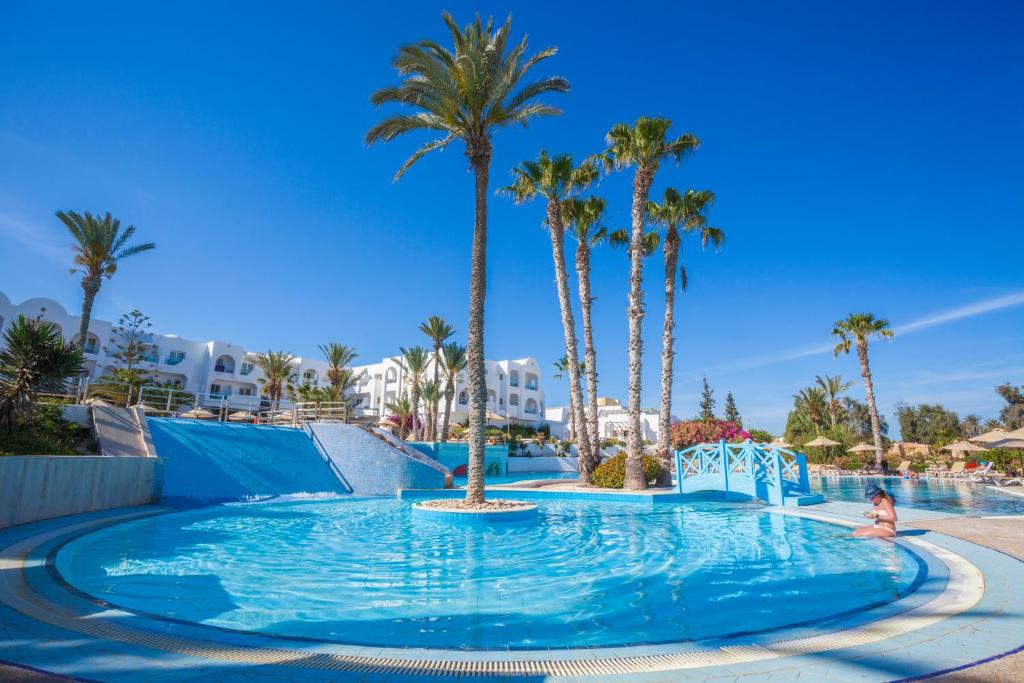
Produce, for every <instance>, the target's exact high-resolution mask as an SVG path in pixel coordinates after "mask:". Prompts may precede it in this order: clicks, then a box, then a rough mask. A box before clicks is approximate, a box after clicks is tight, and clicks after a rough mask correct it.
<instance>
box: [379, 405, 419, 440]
mask: <svg viewBox="0 0 1024 683" xmlns="http://www.w3.org/2000/svg"><path fill="white" fill-rule="evenodd" d="M384 407H385V408H387V409H388V411H390V412H391V415H390V417H388V420H389V421H390V422H394V423H395V427H397V428H398V436H400V437H401V438H403V439H405V438H408V436H409V432H410V431H411V430H415V429H416V411H415V410H413V407H412V401H410V400H409V397H408V396H400V397H399V398H398V399H397V400H395V401H391V402H390V403H387V404H385V406H384ZM410 420H411V421H412V422H411V426H410Z"/></svg>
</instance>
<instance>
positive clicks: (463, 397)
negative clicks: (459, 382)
mask: <svg viewBox="0 0 1024 683" xmlns="http://www.w3.org/2000/svg"><path fill="white" fill-rule="evenodd" d="M467 403H469V394H467V393H466V392H465V391H460V392H459V405H460V406H464V405H466V404H467Z"/></svg>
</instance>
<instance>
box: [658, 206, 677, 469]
mask: <svg viewBox="0 0 1024 683" xmlns="http://www.w3.org/2000/svg"><path fill="white" fill-rule="evenodd" d="M663 249H664V253H665V326H664V328H663V329H662V332H661V410H660V411H659V412H658V458H659V459H660V460H661V469H662V472H663V473H666V474H668V477H661V481H659V483H668V484H669V485H671V471H670V468H671V463H670V462H669V452H670V450H671V442H672V435H671V433H670V430H671V427H672V425H671V424H670V423H671V420H672V375H673V367H672V365H673V362H674V361H675V343H676V340H675V337H674V336H673V333H674V332H675V326H676V320H675V305H676V275H677V271H678V269H679V231H678V230H677V229H676V227H675V226H674V225H670V226H668V229H667V230H666V231H665V244H664V247H663ZM666 479H667V480H668V481H667V482H666V481H665V480H666Z"/></svg>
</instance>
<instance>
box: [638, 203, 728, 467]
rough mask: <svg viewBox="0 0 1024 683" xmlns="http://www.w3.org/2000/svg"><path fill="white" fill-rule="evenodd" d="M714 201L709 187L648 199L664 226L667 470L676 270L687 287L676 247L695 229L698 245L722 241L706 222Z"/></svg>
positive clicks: (663, 435) (661, 445) (661, 423)
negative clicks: (658, 199)
mask: <svg viewBox="0 0 1024 683" xmlns="http://www.w3.org/2000/svg"><path fill="white" fill-rule="evenodd" d="M714 201H715V194H714V192H712V191H711V190H687V191H686V194H685V195H681V194H679V191H678V190H675V189H673V188H671V187H670V188H668V189H667V190H665V194H664V197H663V198H662V201H661V203H660V204H659V203H657V202H648V204H647V216H648V218H649V220H650V221H651V222H652V223H654V224H655V225H658V226H661V227H663V228H664V230H665V237H664V239H663V240H661V244H662V252H663V254H664V256H665V324H664V326H663V327H662V333H661V409H660V410H659V411H658V457H659V458H660V459H661V462H662V471H664V472H666V473H667V472H668V471H669V469H668V468H669V450H670V449H671V426H672V425H671V421H672V378H673V373H674V367H673V364H674V361H675V342H676V340H675V337H674V336H673V335H674V332H675V325H676V322H675V304H676V277H677V276H676V273H677V272H678V274H679V275H678V277H679V282H680V287H681V288H682V290H683V291H686V283H687V279H686V266H685V265H683V266H680V265H679V250H680V245H681V242H682V238H681V235H682V233H698V234H699V235H700V245H701V248H702V249H704V248H707V245H708V244H713V245H714V246H715V248H716V249H718V248H720V247H721V246H722V243H723V242H724V241H725V233H723V232H722V230H721V229H719V228H715V227H712V226H711V225H709V224H708V210H709V209H710V208H711V205H712V204H713V203H714Z"/></svg>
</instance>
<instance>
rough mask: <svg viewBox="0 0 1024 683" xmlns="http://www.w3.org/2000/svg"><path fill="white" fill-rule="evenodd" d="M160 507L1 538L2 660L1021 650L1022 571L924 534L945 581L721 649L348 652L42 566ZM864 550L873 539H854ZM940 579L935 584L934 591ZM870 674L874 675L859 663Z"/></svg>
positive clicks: (620, 658) (109, 675) (640, 674)
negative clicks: (68, 542)
mask: <svg viewBox="0 0 1024 683" xmlns="http://www.w3.org/2000/svg"><path fill="white" fill-rule="evenodd" d="M859 507H862V506H859ZM769 511H770V512H772V513H777V514H794V515H798V516H802V517H811V518H815V519H819V520H820V521H824V522H829V523H836V524H841V525H846V526H851V525H853V524H856V523H857V522H856V521H855V520H853V519H851V518H848V517H845V518H844V516H842V515H837V514H830V513H827V512H823V511H818V510H814V511H810V510H807V509H795V508H784V509H779V508H772V509H770V510H769ZM166 512H168V510H167V509H164V508H155V507H143V508H131V509H122V510H117V511H108V512H105V513H90V514H87V515H77V516H73V517H68V518H62V519H60V520H50V521H49V522H40V523H35V524H29V525H24V526H23V527H13V528H11V529H7V530H2V531H0V548H2V549H0V660H8V661H15V662H18V663H20V664H24V665H28V666H33V667H35V668H38V669H44V670H48V671H55V672H57V673H61V674H65V675H69V674H70V675H84V676H88V677H89V678H99V679H101V680H118V681H120V680H138V676H139V667H140V666H146V665H151V666H153V667H154V668H155V669H156V670H158V671H160V672H165V673H166V676H165V679H164V680H174V678H175V676H174V675H173V674H171V673H169V670H168V666H169V665H168V662H176V664H174V665H172V666H171V668H172V669H173V668H174V666H178V667H182V668H181V669H180V672H182V675H184V672H187V673H188V677H192V676H195V675H196V674H197V672H198V671H199V670H201V669H202V668H203V667H213V668H215V669H216V675H217V677H218V678H221V679H223V678H225V677H230V672H231V671H237V672H238V673H241V671H242V670H243V668H251V667H259V669H260V670H261V671H263V672H264V674H266V675H271V674H272V675H275V676H280V677H281V680H302V679H317V680H319V679H322V678H324V677H328V678H330V677H336V676H337V675H339V674H340V673H341V672H350V673H351V674H353V675H356V674H358V676H359V677H360V678H366V679H367V680H370V679H373V678H375V677H378V676H379V677H381V678H383V677H391V678H388V680H393V677H395V676H397V677H398V680H402V679H403V678H408V679H410V680H412V679H417V678H429V677H434V676H437V675H447V676H451V675H458V676H489V677H495V676H499V677H512V678H515V677H517V676H519V677H536V676H552V677H555V678H559V677H582V676H591V675H593V676H598V677H603V678H607V679H609V680H615V679H622V680H659V679H658V676H661V680H664V675H665V673H666V672H677V673H678V676H679V677H683V676H684V674H685V677H686V678H693V679H695V680H696V679H710V678H714V677H717V676H721V675H726V674H730V675H731V676H733V677H735V676H737V675H740V673H737V672H767V671H773V672H775V675H776V676H778V675H779V674H781V673H782V672H784V671H789V670H791V667H797V668H795V669H792V670H793V671H794V672H795V673H794V676H795V674H796V673H798V672H803V676H807V675H808V673H809V672H808V667H810V669H811V670H814V669H815V668H816V667H817V668H818V669H819V670H820V669H821V667H825V669H824V670H825V671H829V672H831V673H832V674H833V675H832V678H833V679H834V680H843V678H842V677H839V678H836V677H835V676H834V674H835V673H836V671H840V670H845V671H847V672H850V671H853V670H856V671H859V676H857V678H858V679H859V680H873V679H872V677H871V676H870V675H869V676H868V677H867V678H864V676H863V675H864V670H863V669H859V668H858V667H859V666H860V665H858V664H856V662H858V661H863V660H865V658H872V657H879V656H884V657H888V658H890V659H891V658H896V659H897V660H901V659H902V658H905V659H906V660H907V661H906V662H903V661H896V662H892V664H891V665H890V666H891V667H893V670H895V671H898V672H899V673H900V674H901V675H900V676H894V675H892V672H891V671H890V672H889V673H887V674H886V675H884V676H878V677H877V678H875V679H874V680H892V679H893V678H901V677H904V678H905V677H912V676H916V675H923V674H927V673H929V672H932V671H938V670H942V669H943V668H944V666H945V665H947V664H949V663H950V659H949V658H950V657H951V656H952V657H955V659H954V660H953V662H955V663H957V664H961V665H962V664H964V663H967V662H970V661H975V660H978V659H983V658H985V657H993V656H999V655H1001V654H1005V653H1007V652H1008V651H1010V650H1012V649H1013V647H1019V646H1020V643H1019V642H1015V641H1014V640H1013V638H1014V636H1012V635H1010V634H1013V633H1019V632H1020V630H1021V629H1022V628H1024V618H1022V617H1021V616H1020V615H1019V614H1018V613H1019V607H1020V605H1022V604H1024V589H1022V588H1021V587H1020V585H1021V580H1020V579H1021V577H1022V576H1024V565H1022V563H1020V562H1019V561H1017V560H1013V559H1012V558H1008V557H1007V556H1004V555H1001V554H1000V553H998V552H996V551H992V550H989V549H985V548H982V547H980V546H976V545H973V544H970V543H966V542H964V541H958V540H957V539H953V538H950V537H947V536H942V535H940V534H932V533H921V535H920V536H903V537H901V538H899V539H897V542H899V543H901V544H904V545H909V546H910V547H911V548H912V550H913V552H915V553H917V554H918V555H919V556H923V557H925V558H926V559H927V561H928V562H929V575H930V576H931V577H936V576H938V577H940V578H941V571H938V570H940V569H941V567H945V570H946V572H948V578H946V579H945V580H944V581H933V582H932V584H931V585H929V584H927V583H926V585H925V586H923V587H922V588H921V589H919V590H918V591H916V592H915V593H912V594H911V595H909V596H907V597H906V598H904V599H902V600H899V601H896V602H893V603H888V604H887V605H883V606H881V607H878V608H875V609H872V610H868V611H866V612H858V613H856V614H852V615H848V616H845V617H840V618H838V619H835V620H833V621H832V622H831V623H829V624H827V625H826V624H817V625H814V626H804V627H795V628H789V629H782V630H775V631H772V632H769V633H765V634H756V635H752V636H748V637H737V638H731V639H728V640H719V641H706V642H698V643H693V642H686V643H672V644H663V645H637V646H630V647H618V648H582V649H568V650H523V651H507V652H506V651H453V650H427V649H421V648H379V647H366V646H349V645H341V644H332V643H320V642H312V641H309V642H306V641H302V640H300V639H290V638H279V637H274V636H267V635H258V634H246V633H239V632H233V631H227V630H224V629H217V628H213V627H208V626H203V625H199V624H188V623H182V622H172V621H167V620H162V619H156V618H152V617H150V616H146V615H140V614H138V613H133V612H129V611H126V610H122V609H119V608H117V607H114V606H111V605H97V604H96V603H94V602H90V601H89V600H87V599H85V598H83V596H82V595H80V594H76V593H75V592H73V591H71V590H68V587H67V586H65V585H61V584H60V582H59V581H55V580H54V579H53V576H52V575H51V573H50V572H49V571H48V570H47V567H46V558H47V557H48V555H49V551H50V549H52V548H53V547H54V546H55V545H57V544H59V543H60V542H61V540H62V539H66V538H67V537H68V536H70V535H78V534H81V533H84V532H87V531H89V530H92V529H95V528H99V527H101V526H107V525H109V524H111V523H117V522H121V521H128V520H130V519H136V518H140V517H143V516H148V515H153V514H161V513H166ZM919 533H920V532H919ZM926 539H927V540H926ZM871 542H884V541H865V543H871ZM1010 560H1012V562H1010V563H1009V564H1008V562H1009V561H1010ZM983 574H984V578H983ZM938 583H941V584H942V585H941V586H940V585H934V584H938ZM972 612H976V614H973V615H972ZM1011 612H1012V613H1011ZM994 614H1003V615H1005V618H1006V619H1012V620H1013V621H1014V622H1015V623H1014V624H1008V623H1007V622H1006V621H999V620H997V619H995V617H994V616H993V615H994ZM8 617H11V618H8ZM1015 627H1016V628H1015ZM826 628H827V629H829V630H827V631H826V630H825V629H826ZM26 634H27V635H26ZM69 637H70V638H71V639H73V640H74V641H75V642H76V643H77V644H76V652H77V651H80V649H81V648H83V647H87V648H91V649H92V651H94V655H95V656H96V657H100V658H101V659H104V658H105V660H107V661H108V663H109V658H110V657H111V656H114V655H112V654H111V653H112V652H117V653H120V654H119V655H116V656H122V657H128V658H129V659H130V660H131V661H132V662H133V664H132V667H131V670H130V671H128V670H125V671H122V672H120V673H118V672H117V671H115V670H113V669H116V667H113V668H112V667H110V666H107V667H106V669H104V670H102V671H100V672H99V673H97V672H96V671H92V670H89V669H88V667H86V670H85V671H82V670H81V667H77V668H76V666H75V665H74V663H73V662H70V661H69V660H68V658H67V656H66V655H67V653H60V654H58V653H56V652H47V649H48V648H47V647H45V646H41V645H40V643H41V642H42V643H47V642H54V641H59V640H61V639H68V638H69ZM1016 638H1018V639H1019V638H1020V636H1016ZM12 644H13V645H12ZM824 653H829V654H827V655H826V654H824ZM923 653H927V658H926V659H925V660H923V661H917V662H914V661H913V658H914V657H916V656H919V654H923ZM140 658H141V659H140ZM851 662H853V663H852V664H851ZM92 666H95V665H92ZM197 667H198V668H197ZM868 670H869V672H870V671H873V672H874V674H875V675H878V674H880V672H879V671H877V670H875V669H873V668H871V667H868ZM332 672H333V673H332ZM903 674H905V675H903ZM132 676H135V678H132ZM652 676H653V678H649V677H652ZM676 678H677V677H676V676H673V679H676ZM773 678H774V676H773ZM812 680H813V678H812Z"/></svg>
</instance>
